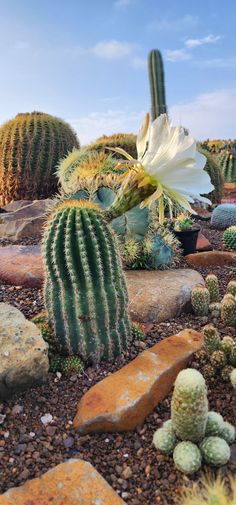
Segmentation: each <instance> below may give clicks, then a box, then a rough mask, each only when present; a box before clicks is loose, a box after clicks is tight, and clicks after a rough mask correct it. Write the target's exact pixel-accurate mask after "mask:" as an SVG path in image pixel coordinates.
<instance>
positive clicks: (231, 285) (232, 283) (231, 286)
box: [226, 279, 236, 298]
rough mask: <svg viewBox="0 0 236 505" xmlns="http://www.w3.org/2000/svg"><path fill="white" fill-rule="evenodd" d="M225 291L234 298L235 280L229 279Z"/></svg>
mask: <svg viewBox="0 0 236 505" xmlns="http://www.w3.org/2000/svg"><path fill="white" fill-rule="evenodd" d="M226 293H230V294H231V295H233V297H234V298H235V297H236V280H234V279H233V280H232V281H229V283H228V286H227V288H226Z"/></svg>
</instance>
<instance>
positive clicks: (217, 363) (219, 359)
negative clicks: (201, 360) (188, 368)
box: [210, 350, 227, 370]
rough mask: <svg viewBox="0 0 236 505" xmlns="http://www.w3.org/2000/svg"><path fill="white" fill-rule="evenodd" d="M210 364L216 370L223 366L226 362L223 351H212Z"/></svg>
mask: <svg viewBox="0 0 236 505" xmlns="http://www.w3.org/2000/svg"><path fill="white" fill-rule="evenodd" d="M210 362H211V365H212V366H213V367H214V368H215V369H216V370H217V369H220V368H223V367H224V366H225V365H226V363H227V358H226V355H225V353H224V352H223V351H220V350H218V351H214V352H213V353H212V355H211V357H210Z"/></svg>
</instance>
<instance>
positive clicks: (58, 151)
mask: <svg viewBox="0 0 236 505" xmlns="http://www.w3.org/2000/svg"><path fill="white" fill-rule="evenodd" d="M73 147H79V142H78V140H77V138H76V135H75V133H74V132H73V130H72V129H71V127H70V126H69V125H68V124H67V123H65V122H64V121H62V120H61V119H58V118H56V117H53V116H50V115H49V114H44V113H40V112H32V113H25V114H18V115H17V116H16V117H15V118H14V119H11V120H10V121H8V122H7V123H5V124H4V125H3V126H2V127H1V128H0V195H1V196H0V204H1V205H4V204H6V203H8V202H10V201H11V200H14V199H15V200H17V199H36V198H47V197H48V196H51V195H52V194H53V193H54V192H55V191H56V188H57V180H56V177H55V175H54V172H55V167H56V164H57V163H58V161H59V159H60V158H61V157H63V156H65V154H66V153H67V152H68V151H71V150H72V148H73Z"/></svg>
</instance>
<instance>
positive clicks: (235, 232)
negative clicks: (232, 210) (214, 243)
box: [223, 225, 236, 249]
mask: <svg viewBox="0 0 236 505" xmlns="http://www.w3.org/2000/svg"><path fill="white" fill-rule="evenodd" d="M223 241H224V244H225V246H226V247H229V248H230V249H236V225H234V226H230V227H229V228H227V229H226V230H225V232H224V235H223Z"/></svg>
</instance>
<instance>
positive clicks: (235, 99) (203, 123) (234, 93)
mask: <svg viewBox="0 0 236 505" xmlns="http://www.w3.org/2000/svg"><path fill="white" fill-rule="evenodd" d="M169 113H170V117H171V119H172V121H173V124H182V125H183V126H185V127H186V128H187V129H188V130H189V132H190V134H192V135H193V136H194V137H195V138H196V139H198V140H203V139H206V138H235V117H236V88H231V89H221V90H216V91H212V92H209V93H203V94H201V95H199V96H197V97H196V98H195V99H194V100H192V101H190V102H187V103H179V104H176V105H174V106H172V107H171V108H170V110H169Z"/></svg>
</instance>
